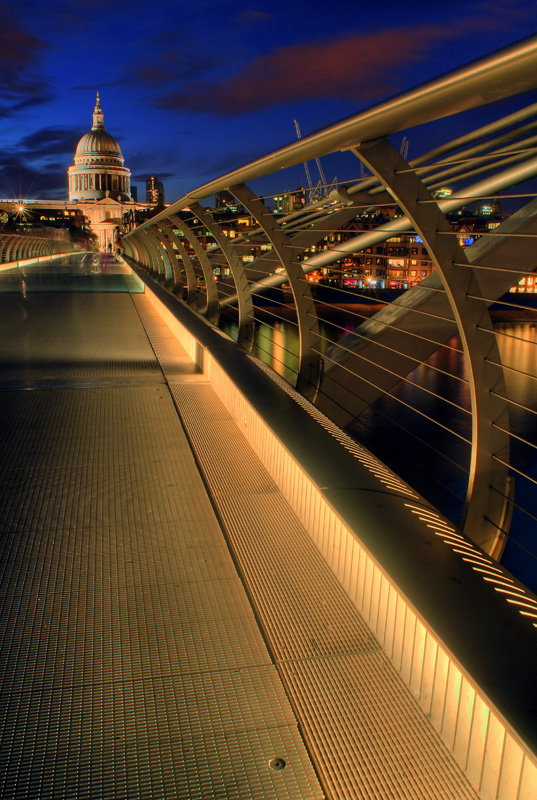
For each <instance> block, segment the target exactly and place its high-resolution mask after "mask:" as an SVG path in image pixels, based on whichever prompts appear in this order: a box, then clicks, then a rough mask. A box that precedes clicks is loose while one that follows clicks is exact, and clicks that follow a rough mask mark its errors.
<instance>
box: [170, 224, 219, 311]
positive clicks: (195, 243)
mask: <svg viewBox="0 0 537 800" xmlns="http://www.w3.org/2000/svg"><path fill="white" fill-rule="evenodd" d="M170 219H171V220H172V221H173V224H174V225H175V227H176V228H177V229H178V230H180V231H182V232H183V234H184V236H185V239H187V240H188V241H189V242H190V244H191V245H192V249H193V250H194V253H195V254H196V257H197V259H198V261H199V263H200V266H201V269H202V272H203V277H204V278H205V286H206V291H207V305H206V308H205V309H198V310H201V311H202V313H204V314H205V316H206V317H207V319H209V320H210V321H211V322H212V323H213V324H215V325H217V324H218V319H219V317H220V303H219V300H218V290H217V288H216V283H215V281H214V275H213V268H212V266H211V263H210V261H209V258H208V256H207V253H206V251H205V250H204V249H203V247H202V246H201V244H200V242H199V239H198V237H197V236H196V234H195V233H194V231H193V230H192V228H191V227H190V226H189V225H188V224H187V223H186V222H185V221H184V220H183V219H181V217H179V216H177V215H176V214H174V215H173V216H172V217H170ZM189 289H190V287H189ZM189 296H190V291H189Z"/></svg>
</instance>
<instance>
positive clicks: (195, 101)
mask: <svg viewBox="0 0 537 800" xmlns="http://www.w3.org/2000/svg"><path fill="white" fill-rule="evenodd" d="M527 16H528V11H527V8H526V7H525V6H524V5H523V3H522V0H518V2H517V0H513V7H511V6H510V7H509V9H506V8H504V7H502V5H501V4H500V3H499V1H498V0H491V2H485V3H482V4H481V5H479V6H478V7H474V9H473V13H472V14H471V15H470V14H469V15H468V16H467V17H466V18H465V20H464V25H461V24H460V20H458V19H457V20H456V21H455V22H453V21H452V22H451V23H450V22H448V23H446V24H445V25H442V24H435V23H423V24H421V25H420V24H416V25H411V26H402V27H397V28H387V29H384V30H380V31H378V30H377V31H373V32H368V33H359V34H351V35H346V36H343V37H341V38H337V39H332V40H330V41H321V42H312V43H307V44H300V45H293V46H285V47H279V48H278V49H276V50H275V51H273V52H272V53H269V54H267V55H262V56H259V57H258V58H256V59H254V60H253V61H252V62H251V63H250V64H249V65H247V66H246V67H245V68H243V69H242V70H241V71H239V72H238V73H236V74H234V75H232V76H231V77H230V78H228V79H225V80H223V81H222V80H221V81H212V80H196V81H188V82H185V83H183V85H182V87H181V89H179V90H175V91H168V92H166V93H163V94H161V95H160V96H159V97H158V98H157V99H156V100H155V104H156V105H157V107H159V108H162V109H167V110H179V111H185V110H187V111H192V112H195V113H206V114H213V115H215V116H219V117H236V116H241V115H243V114H246V113H249V112H252V111H257V110H259V109H263V108H268V107H271V106H274V105H279V104H284V103H296V102H299V101H303V100H311V99H334V100H344V101H351V102H355V103H357V102H358V103H360V102H370V101H374V100H376V99H378V98H380V97H385V96H386V95H388V94H392V93H394V92H396V91H398V90H399V89H400V88H401V86H402V85H404V84H405V83H406V81H405V70H408V69H409V68H415V67H416V66H417V65H419V64H420V63H425V62H427V61H428V60H429V59H430V57H431V56H432V54H434V52H435V48H438V47H440V46H441V45H443V44H445V43H451V44H453V43H456V44H457V45H458V46H460V47H461V49H462V47H465V46H466V45H465V44H464V43H465V42H466V44H467V43H468V40H469V39H470V38H472V37H473V38H474V39H475V37H476V35H477V34H478V33H482V32H488V33H491V32H498V31H505V30H508V29H509V28H510V27H511V26H512V25H514V24H515V20H516V22H518V23H519V22H520V19H521V18H524V17H527ZM481 39H483V37H481Z"/></svg>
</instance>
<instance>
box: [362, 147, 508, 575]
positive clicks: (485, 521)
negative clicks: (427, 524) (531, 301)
mask: <svg viewBox="0 0 537 800" xmlns="http://www.w3.org/2000/svg"><path fill="white" fill-rule="evenodd" d="M353 150H354V152H355V153H356V155H357V156H358V157H359V158H360V159H361V160H362V161H363V162H364V163H365V164H366V165H367V167H368V168H369V169H370V170H371V171H372V172H373V173H374V174H375V175H377V177H378V178H379V179H380V180H381V181H382V182H383V184H384V185H385V186H386V187H387V189H388V190H389V191H390V192H391V193H392V195H393V196H394V197H395V199H396V200H397V202H398V203H399V204H400V206H401V208H402V209H403V210H404V212H405V214H406V215H407V217H408V219H409V220H410V221H411V222H412V224H413V225H414V226H415V230H416V231H418V233H419V235H420V237H421V239H422V241H423V242H424V244H425V246H426V248H427V251H428V253H429V255H430V257H431V259H432V261H433V263H434V265H435V268H436V270H437V272H438V273H439V275H440V276H441V279H442V283H443V286H444V289H445V292H446V296H447V298H448V300H449V303H450V306H451V309H452V313H453V317H454V319H455V322H456V325H457V332H458V334H459V336H460V338H461V342H462V347H463V350H464V356H465V360H466V364H467V369H468V377H469V386H470V400H471V411H472V450H471V463H470V473H469V476H468V488H467V497H466V510H465V522H464V530H465V533H466V534H467V535H468V536H469V537H470V538H471V539H472V540H473V541H475V542H476V543H477V544H479V545H480V546H481V547H482V548H483V549H484V550H486V551H487V552H488V553H490V554H491V555H492V556H494V557H495V558H498V559H499V557H500V556H501V553H502V551H503V548H504V545H505V540H506V537H505V534H504V531H505V529H506V517H507V515H508V501H507V500H506V498H507V497H508V496H509V477H508V469H507V467H506V466H504V463H502V462H505V463H508V461H509V458H508V452H509V436H508V434H507V433H506V432H505V431H506V430H508V428H509V420H508V411H507V405H506V403H505V402H504V401H502V399H501V395H504V394H505V385H504V380H503V374H502V373H501V372H500V371H498V369H494V368H493V367H492V366H491V365H490V364H489V363H488V362H489V361H493V362H496V363H501V358H500V353H499V350H498V347H497V345H496V339H495V337H494V336H491V335H490V332H491V331H492V323H491V320H490V315H489V313H488V310H487V307H486V305H485V304H484V303H483V301H482V300H480V299H478V298H479V296H480V294H481V292H480V288H479V284H478V282H477V280H476V277H475V275H474V273H473V271H472V269H471V268H470V265H469V264H468V261H467V258H466V254H465V251H464V250H463V249H462V247H461V246H460V244H459V243H458V241H457V239H456V237H455V236H454V235H453V232H452V229H451V226H450V225H449V223H448V222H447V220H446V218H445V216H444V214H443V213H442V212H441V210H440V209H439V208H438V206H437V204H435V203H431V202H430V200H431V199H432V198H431V195H430V194H429V192H428V190H427V189H426V187H425V186H424V185H423V183H422V182H421V181H420V179H419V178H418V177H417V175H416V174H415V173H414V172H412V171H411V172H409V171H408V164H407V162H406V161H405V160H404V159H403V158H402V156H401V155H400V154H399V153H398V152H397V150H396V149H395V148H394V147H393V146H392V145H391V144H390V143H389V142H388V141H387V140H385V139H383V140H377V141H374V142H368V143H365V144H362V145H360V146H358V147H355V148H353ZM492 390H494V394H492ZM495 455H497V456H501V461H498V460H496V459H495V458H494V456H495Z"/></svg>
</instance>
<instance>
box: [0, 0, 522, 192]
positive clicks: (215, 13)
mask: <svg viewBox="0 0 537 800" xmlns="http://www.w3.org/2000/svg"><path fill="white" fill-rule="evenodd" d="M2 11H3V18H4V26H3V29H2V31H1V32H0V40H1V42H2V47H1V48H0V63H1V64H2V67H3V78H4V80H3V81H2V88H1V89H0V92H1V97H0V114H1V116H2V118H3V124H2V128H1V131H2V132H1V150H0V153H1V155H0V197H1V198H2V199H7V198H11V197H22V198H37V197H42V198H49V199H64V198H66V196H67V169H68V167H69V166H71V165H72V163H73V158H74V152H75V148H76V144H77V142H78V140H79V139H80V138H81V136H83V135H84V133H86V132H87V131H88V130H89V129H90V128H91V121H92V113H93V106H94V104H95V95H96V92H97V91H99V93H100V97H101V102H102V107H103V112H104V122H105V126H106V130H107V131H109V132H110V133H111V134H112V135H113V136H114V137H115V138H117V139H118V141H119V142H120V145H121V148H122V152H123V156H124V158H125V164H126V166H127V167H128V168H129V169H130V170H131V173H132V183H133V184H135V185H137V187H138V196H139V198H141V197H143V196H144V194H145V180H146V179H147V177H149V176H150V175H156V176H158V178H159V179H160V180H161V181H163V183H164V185H165V190H166V201H167V202H173V201H174V200H176V199H178V198H179V197H181V196H182V195H184V194H186V193H187V192H188V191H189V190H191V189H193V188H195V187H197V186H199V185H202V184H204V183H206V182H207V181H209V180H211V179H212V178H215V177H217V176H218V175H220V174H222V173H225V172H227V171H229V170H231V169H233V168H235V167H238V166H240V165H241V164H244V163H247V162H248V161H251V160H252V159H254V158H257V157H259V156H261V155H264V154H265V153H268V152H270V151H272V150H275V149H277V148H279V147H281V146H283V145H285V144H287V143H289V142H291V141H293V140H294V139H295V138H296V132H295V126H294V120H295V119H296V120H298V121H299V124H300V128H301V131H302V135H307V134H308V133H311V132H312V131H314V130H318V129H319V128H323V127H325V126H327V125H329V124H332V123H334V122H337V121H338V120H340V119H342V118H344V117H347V116H350V115H352V114H355V113H357V112H358V111H360V110H361V109H363V108H366V107H368V106H371V105H374V104H376V103H377V102H381V101H382V100H384V99H385V98H387V97H389V96H392V95H394V94H398V93H399V92H401V91H405V90H406V89H409V88H412V87H413V86H416V85H419V84H421V83H424V82H426V81H427V80H430V79H432V78H434V77H436V76H438V75H441V74H443V73H445V72H447V71H450V70H452V69H455V68H457V67H459V66H462V65H464V64H466V63H468V62H470V61H473V60H475V59H477V58H480V57H482V56H484V55H486V54H487V53H489V52H493V51H494V50H497V49H499V48H501V47H505V46H508V45H509V44H512V43H513V42H515V41H517V40H519V39H521V38H524V37H526V36H529V35H531V34H533V33H534V32H535V30H536V27H537V25H536V23H537V7H535V6H534V5H533V4H532V7H531V8H530V7H529V6H528V4H527V3H525V2H523V0H514V2H513V3H511V7H510V8H507V7H506V6H504V5H503V4H501V3H499V2H496V0H484V1H483V2H479V3H477V4H474V5H472V7H471V8H470V9H468V5H467V4H465V3H462V2H460V0H454V2H452V3H451V4H450V7H449V11H450V16H449V17H448V18H447V19H446V9H445V7H442V8H439V7H427V8H426V9H423V6H422V4H421V3H419V2H416V0H411V2H407V3H406V4H405V5H404V6H402V5H400V4H397V3H394V2H392V0H389V2H385V3H384V4H383V6H382V8H379V7H376V6H374V5H370V6H367V7H366V8H358V7H357V6H356V4H354V3H350V2H347V0H343V1H342V2H339V3H337V4H336V5H335V6H334V5H333V6H332V7H331V8H330V9H328V10H327V9H326V7H325V6H324V4H323V5H322V4H321V3H319V2H318V1H317V0H314V1H313V2H309V3H306V2H305V0H298V2H296V3H294V4H292V6H291V5H289V4H284V3H282V2H281V0H274V2H272V3H270V4H268V3H267V4H265V3H259V2H253V3H251V4H248V5H247V6H237V7H236V8H232V9H231V10H230V9H229V7H227V8H223V7H222V5H221V4H220V3H217V2H215V1H214V0H204V2H202V3H201V4H198V5H197V6H196V7H194V8H189V9H187V10H186V11H181V10H180V9H178V8H177V6H176V5H175V4H173V3H171V2H170V0H164V2H162V3H160V4H159V5H158V6H157V7H155V8H151V9H150V11H148V10H147V9H146V8H145V7H144V8H142V6H141V5H138V4H136V3H135V4H134V6H133V5H132V3H129V4H127V3H126V2H125V1H124V0H119V2H118V3H116V4H114V6H113V7H110V6H109V5H107V3H106V2H105V0H92V2H90V0H81V2H80V3H78V4H77V6H76V8H74V7H73V6H72V5H71V4H68V3H67V2H66V1H65V0H60V1H59V2H58V3H53V2H52V0H44V2H39V3H37V2H36V0H22V2H21V3H20V4H19V5H17V6H16V7H14V6H11V5H10V6H8V5H7V4H3V5H2ZM483 113H484V114H486V111H484V112H483ZM478 116H479V114H478V115H477V117H478ZM450 124H453V125H456V124H457V121H455V122H454V123H450ZM433 135H434V133H433ZM420 145H421V142H420V141H418V140H416V141H413V140H412V139H411V142H410V152H409V157H410V158H411V157H413V156H414V155H417V154H418V152H419V148H420ZM336 166H337V165H336ZM336 166H335V167H334V170H335V169H336ZM334 170H332V169H331V165H327V167H326V172H327V178H328V179H329V180H331V179H332V177H333V176H332V171H334ZM281 177H282V179H283V180H284V182H285V183H284V185H281V184H280V185H277V186H276V185H275V184H274V185H273V184H271V183H270V181H268V182H267V188H266V191H275V192H276V191H283V190H284V189H292V188H294V187H295V186H296V183H297V182H301V183H302V184H304V183H305V174H304V169H303V167H302V165H297V167H296V168H294V170H293V171H291V172H290V173H289V175H288V176H287V175H286V176H281Z"/></svg>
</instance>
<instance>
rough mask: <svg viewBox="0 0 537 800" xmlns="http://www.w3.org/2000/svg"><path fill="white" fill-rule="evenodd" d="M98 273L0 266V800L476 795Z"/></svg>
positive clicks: (317, 562) (165, 345) (368, 638)
mask: <svg viewBox="0 0 537 800" xmlns="http://www.w3.org/2000/svg"><path fill="white" fill-rule="evenodd" d="M73 269H74V267H73ZM115 272H116V273H117V274H113V272H112V273H111V274H108V275H104V274H102V275H100V276H86V277H84V278H83V279H82V280H80V281H78V280H77V278H81V277H82V276H80V275H78V274H75V275H74V276H71V275H70V273H69V268H66V274H65V275H63V276H62V279H61V280H58V278H57V276H56V277H55V276H52V275H49V276H46V275H45V276H44V277H42V278H40V279H39V280H38V279H36V280H34V282H33V283H32V280H31V279H29V280H27V281H26V282H25V284H24V285H22V284H21V283H20V279H19V278H18V277H10V276H9V275H6V276H2V278H1V279H0V290H1V289H2V288H3V289H4V292H3V293H2V294H0V338H1V353H2V357H1V371H0V442H1V450H0V453H1V455H0V471H1V481H0V491H1V502H0V523H1V527H0V554H1V555H0V603H1V605H0V607H1V611H2V613H1V629H0V637H1V638H0V648H1V649H0V679H1V694H0V713H1V718H2V742H1V747H0V797H2V798H3V800H5V799H7V798H54V800H57V799H58V798H129V800H131V799H132V798H180V800H190V798H201V799H202V800H210V799H211V798H240V799H241V800H250V799H251V800H257V798H259V799H261V798H277V799H278V800H285V798H293V799H294V800H310V799H311V800H315V799H316V798H322V797H323V796H324V791H326V794H327V795H328V796H329V797H330V798H349V800H350V798H392V800H393V799H394V798H397V800H398V799H399V798H408V799H409V800H410V798H411V799H412V800H417V799H418V798H444V799H445V800H463V798H475V794H474V793H473V791H472V790H471V789H470V787H469V785H468V783H467V781H466V779H465V778H464V777H463V775H462V773H461V772H460V770H459V769H458V767H456V765H455V763H454V761H453V759H452V758H451V756H450V755H449V754H448V753H447V751H446V750H445V748H444V746H443V745H442V743H441V741H440V739H439V738H438V736H437V735H436V734H435V733H434V731H433V730H432V728H431V727H430V726H429V723H428V721H427V719H426V718H425V716H424V715H423V713H422V712H421V711H420V709H419V707H418V706H417V704H415V703H414V701H413V700H412V697H411V696H410V694H409V692H408V690H407V689H406V687H405V686H404V685H403V683H402V682H401V680H400V679H399V677H398V676H397V674H396V673H395V671H394V670H393V668H392V666H391V664H390V663H389V661H388V659H387V658H386V657H385V656H384V654H383V653H382V651H381V650H380V648H379V646H378V645H377V643H376V641H375V640H374V639H373V637H372V635H371V634H370V632H369V630H368V628H367V627H366V625H365V624H364V623H363V621H362V620H361V618H360V617H359V615H358V613H357V611H356V610H355V609H354V607H353V606H352V605H351V603H350V601H348V599H347V598H346V596H345V595H344V593H343V590H342V589H341V588H340V587H339V584H338V583H337V582H336V580H335V578H334V577H333V576H332V575H331V573H330V571H329V570H328V568H327V567H326V566H325V565H324V562H323V560H322V558H321V556H320V555H319V553H318V552H317V551H316V549H315V547H314V546H313V544H312V543H311V541H310V540H309V538H308V536H307V534H306V532H305V531H304V530H303V529H302V528H301V526H300V524H299V522H298V521H297V520H296V518H295V517H294V515H293V514H292V513H291V511H290V510H289V508H288V506H287V505H286V503H285V501H284V500H283V498H282V497H281V495H280V494H279V492H278V490H277V488H276V486H275V485H274V484H273V482H272V480H271V479H270V477H269V476H268V475H267V473H266V472H265V470H264V469H263V467H262V465H261V464H260V462H259V461H258V460H257V458H256V456H255V455H254V454H253V453H252V451H251V450H250V449H249V447H248V445H247V444H246V442H245V440H244V438H243V437H242V434H241V433H240V431H239V430H238V428H237V427H236V426H235V424H234V423H233V422H232V420H231V419H230V418H229V416H228V415H227V413H226V411H225V410H224V409H223V407H222V406H221V404H220V401H219V400H218V398H217V397H216V395H215V393H214V392H213V390H212V389H211V387H210V386H209V384H208V383H207V382H206V381H205V380H204V378H203V377H202V376H201V375H199V374H197V373H196V371H195V369H194V367H193V365H192V364H191V362H190V361H189V359H188V358H187V356H186V355H185V354H184V353H183V352H181V350H180V348H179V346H178V345H177V342H176V340H175V339H174V338H173V337H172V336H171V334H170V333H169V331H168V330H167V328H166V327H165V326H164V325H163V323H162V322H161V320H160V318H158V316H157V315H156V312H155V311H154V309H153V308H152V307H151V305H150V304H149V303H148V302H147V300H146V298H145V297H144V295H143V294H139V293H136V292H133V293H131V292H130V291H129V289H134V288H135V287H134V285H133V284H131V283H130V279H129V277H128V274H127V272H128V271H126V272H125V274H124V275H122V274H119V273H120V272H121V269H120V268H117V269H116V270H115ZM2 283H3V286H2ZM192 450H193V451H194V454H195V455H193V452H192ZM208 492H209V493H210V496H209V494H208ZM301 733H302V734H303V737H304V741H303V739H302V736H301ZM304 742H305V743H306V745H305V744H304ZM310 757H311V759H312V760H313V763H314V765H315V770H314V768H313V767H312V763H311V760H310ZM321 784H322V786H323V789H321ZM323 790H324V791H323Z"/></svg>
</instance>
